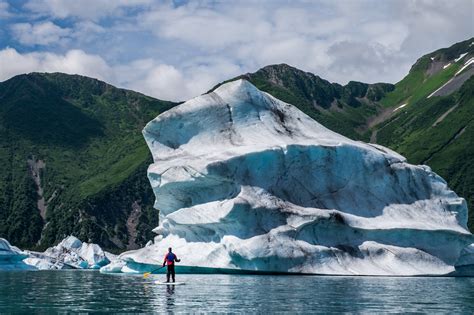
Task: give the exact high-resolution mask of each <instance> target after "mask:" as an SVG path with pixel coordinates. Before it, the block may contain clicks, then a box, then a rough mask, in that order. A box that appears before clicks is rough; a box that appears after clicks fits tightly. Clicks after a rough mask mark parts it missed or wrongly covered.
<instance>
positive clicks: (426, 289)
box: [0, 271, 474, 314]
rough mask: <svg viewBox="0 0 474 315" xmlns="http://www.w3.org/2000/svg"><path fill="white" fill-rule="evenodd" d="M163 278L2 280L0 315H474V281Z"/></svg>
mask: <svg viewBox="0 0 474 315" xmlns="http://www.w3.org/2000/svg"><path fill="white" fill-rule="evenodd" d="M156 280H163V275H159V276H152V277H150V278H148V279H146V280H145V279H143V277H141V276H131V275H104V274H100V273H98V272H92V271H39V272H0V313H5V312H24V313H31V312H35V313H45V314H46V313H48V314H49V313H52V312H69V311H81V312H158V313H162V312H178V313H183V312H187V313H189V312H227V313H229V312H231V313H244V312H250V313H255V312H258V313H276V312H282V313H283V312H290V313H330V312H369V313H373V312H407V311H409V312H427V313H432V312H438V313H440V312H441V313H448V312H449V313H453V312H454V313H473V312H474V278H390V277H320V276H270V275H264V276H263V275H259V276H255V275H177V281H185V282H186V285H182V286H176V287H171V286H163V285H156V284H154V281H156Z"/></svg>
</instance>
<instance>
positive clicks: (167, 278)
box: [166, 265, 171, 282]
mask: <svg viewBox="0 0 474 315" xmlns="http://www.w3.org/2000/svg"><path fill="white" fill-rule="evenodd" d="M170 275H171V265H168V268H167V271H166V282H170Z"/></svg>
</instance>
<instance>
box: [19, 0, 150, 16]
mask: <svg viewBox="0 0 474 315" xmlns="http://www.w3.org/2000/svg"><path fill="white" fill-rule="evenodd" d="M151 2H152V0H113V1H110V0H81V1H74V0H30V1H28V2H27V3H26V4H25V8H27V9H29V10H31V11H33V12H36V13H40V14H46V15H50V16H52V17H55V18H62V19H63V18H68V17H77V18H81V19H91V20H97V19H100V18H102V17H105V16H110V15H114V14H117V15H120V14H122V13H121V12H120V10H121V9H124V8H133V7H137V6H143V5H146V4H150V3H151Z"/></svg>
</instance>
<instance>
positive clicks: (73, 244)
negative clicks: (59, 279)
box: [25, 235, 114, 270]
mask: <svg viewBox="0 0 474 315" xmlns="http://www.w3.org/2000/svg"><path fill="white" fill-rule="evenodd" d="M28 254H29V257H28V258H27V259H25V262H26V263H27V264H30V265H32V266H34V267H36V268H37V269H40V270H45V269H49V270H51V269H99V268H101V267H103V266H105V265H107V264H108V263H109V262H110V259H114V255H111V254H109V253H107V252H105V251H103V250H102V248H100V246H99V245H97V244H90V243H86V242H81V241H80V240H79V239H78V238H76V237H75V236H72V235H71V236H68V237H66V238H65V239H63V240H62V241H61V242H60V243H59V244H58V245H56V246H53V247H50V248H48V249H47V250H46V251H45V252H44V253H38V252H31V251H30V252H28ZM109 258H110V259H109Z"/></svg>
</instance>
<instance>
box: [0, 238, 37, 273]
mask: <svg viewBox="0 0 474 315" xmlns="http://www.w3.org/2000/svg"><path fill="white" fill-rule="evenodd" d="M27 257H28V254H27V253H25V252H23V251H21V250H20V249H18V248H17V247H15V246H12V245H10V243H9V242H8V241H7V240H6V239H4V238H0V271H2V270H34V269H36V268H35V267H33V266H30V265H28V264H25V262H24V261H23V260H24V259H25V258H27Z"/></svg>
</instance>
